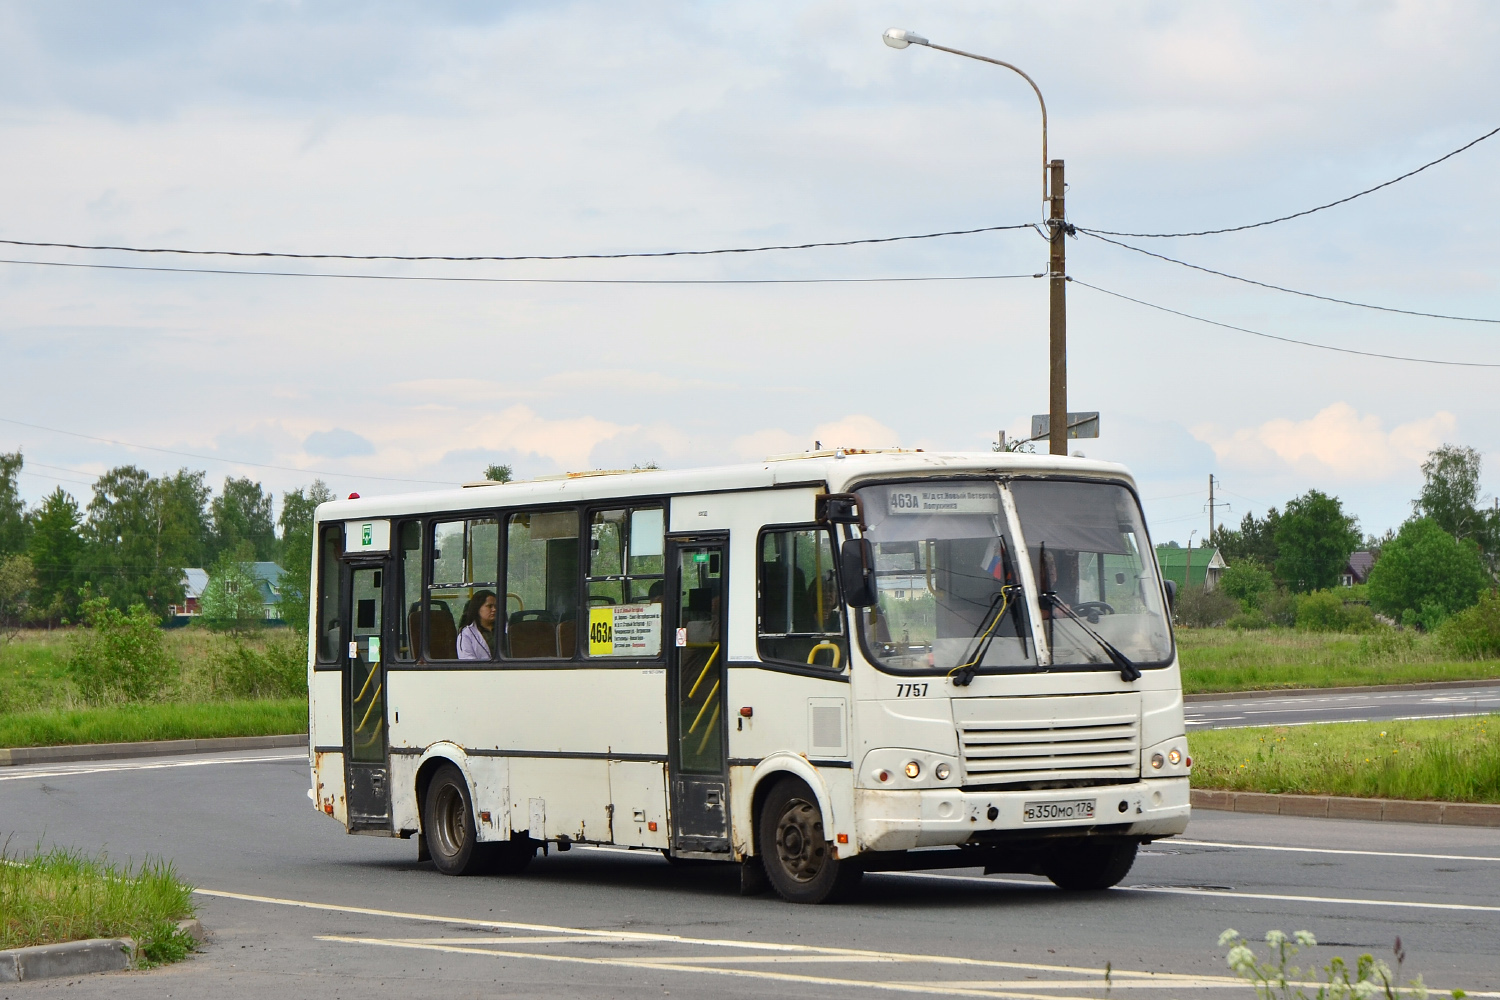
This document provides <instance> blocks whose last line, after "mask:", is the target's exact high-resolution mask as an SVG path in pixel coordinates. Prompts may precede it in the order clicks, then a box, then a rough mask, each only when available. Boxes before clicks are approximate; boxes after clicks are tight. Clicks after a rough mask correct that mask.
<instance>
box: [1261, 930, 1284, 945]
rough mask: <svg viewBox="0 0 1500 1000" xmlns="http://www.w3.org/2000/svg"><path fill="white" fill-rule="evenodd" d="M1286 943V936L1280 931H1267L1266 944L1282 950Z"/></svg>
mask: <svg viewBox="0 0 1500 1000" xmlns="http://www.w3.org/2000/svg"><path fill="white" fill-rule="evenodd" d="M1285 943H1286V935H1285V934H1283V933H1281V932H1280V931H1266V944H1268V945H1270V946H1271V947H1272V948H1280V947H1281V946H1282V945H1283V944H1285Z"/></svg>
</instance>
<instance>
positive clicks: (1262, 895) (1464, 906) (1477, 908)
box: [878, 872, 1500, 913]
mask: <svg viewBox="0 0 1500 1000" xmlns="http://www.w3.org/2000/svg"><path fill="white" fill-rule="evenodd" d="M878 874H880V875H885V876H893V877H896V878H927V879H943V880H944V881H950V882H972V883H975V884H977V885H996V884H1000V885H1026V886H1032V887H1040V886H1045V885H1047V884H1048V883H1047V882H1044V881H1040V880H1038V881H1035V882H1031V881H1027V880H1025V879H1018V878H990V877H983V878H981V877H979V876H975V875H938V874H935V873H932V872H879V873H878ZM1114 891H1115V892H1157V893H1162V894H1164V895H1168V896H1211V897H1213V898H1214V899H1266V900H1271V901H1273V902H1278V903H1332V904H1335V905H1345V906H1394V907H1401V908H1406V909H1414V910H1462V911H1465V912H1472V913H1500V906H1484V905H1482V904H1479V903H1423V902H1419V901H1417V900H1410V899H1359V898H1356V897H1352V896H1289V895H1285V894H1282V893H1273V892H1240V891H1238V890H1235V889H1194V888H1192V887H1189V886H1180V887H1179V886H1170V885H1122V886H1117V887H1116V888H1115V889H1114Z"/></svg>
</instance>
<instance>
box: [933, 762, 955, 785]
mask: <svg viewBox="0 0 1500 1000" xmlns="http://www.w3.org/2000/svg"><path fill="white" fill-rule="evenodd" d="M932 773H933V774H935V775H937V780H939V781H947V780H948V775H950V774H952V773H953V768H951V767H949V766H948V765H947V764H939V765H938V766H937V767H935V768H933V769H932Z"/></svg>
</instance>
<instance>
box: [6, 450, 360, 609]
mask: <svg viewBox="0 0 1500 1000" xmlns="http://www.w3.org/2000/svg"><path fill="white" fill-rule="evenodd" d="M23 466H24V458H23V456H22V455H21V453H20V452H15V453H11V454H0V617H3V619H4V620H5V624H7V625H10V626H18V625H22V624H25V625H56V624H63V623H67V622H70V621H76V620H77V619H78V615H79V610H80V608H81V607H82V605H83V603H84V602H85V601H88V600H91V599H94V598H100V597H103V598H108V599H109V602H110V604H111V605H113V606H114V607H117V608H129V607H132V606H134V605H143V606H144V607H145V608H146V609H147V610H148V611H149V612H150V613H151V614H153V615H155V616H156V617H158V618H162V617H165V616H166V615H167V614H168V612H169V609H170V606H171V605H173V604H181V603H182V602H183V588H182V571H183V570H184V569H185V568H188V567H191V566H201V567H206V568H209V569H210V572H211V575H213V571H214V569H215V568H217V569H219V570H221V571H222V572H232V567H234V566H238V565H243V564H244V563H249V562H257V561H265V562H275V563H277V564H279V565H280V566H281V567H282V568H283V569H284V570H286V576H285V577H283V579H282V583H281V601H282V608H283V617H284V618H285V619H286V620H287V621H289V622H291V623H293V624H302V623H305V622H306V620H307V600H308V598H307V593H306V591H307V587H308V577H309V574H310V572H311V566H312V523H313V512H314V510H315V509H316V508H317V506H318V504H320V503H322V502H324V501H326V500H331V499H333V493H332V491H330V490H329V489H328V487H327V486H326V485H325V484H324V483H323V482H322V481H321V480H315V481H314V482H313V483H312V484H311V485H309V486H306V487H300V488H298V489H295V490H290V491H288V492H286V493H284V494H282V497H281V513H280V515H279V517H273V514H272V511H273V505H272V499H273V497H272V494H271V493H269V492H267V491H266V490H265V489H264V488H263V487H262V486H261V484H260V483H258V482H256V481H254V480H252V479H249V478H238V477H235V476H230V477H228V478H226V479H225V480H224V484H223V487H222V488H221V489H220V490H219V492H218V493H217V494H216V493H214V492H213V490H212V489H211V488H210V487H209V485H208V481H207V474H206V473H203V472H198V471H191V470H188V469H179V470H178V471H177V472H175V473H173V474H171V475H163V476H153V475H151V474H150V473H149V472H147V471H145V470H144V469H141V468H139V467H137V466H134V465H121V466H117V467H115V468H113V469H110V470H109V471H108V472H105V473H104V474H103V475H101V476H100V477H99V478H98V479H97V480H96V481H95V482H94V486H93V497H92V498H91V499H90V500H89V502H88V504H87V506H84V507H80V505H79V503H78V501H77V500H76V499H74V498H73V497H72V496H71V495H70V494H69V493H68V492H67V491H66V490H64V489H63V488H62V487H61V486H59V487H57V488H56V489H55V490H53V491H52V492H51V493H50V494H48V495H47V496H46V497H45V498H44V499H43V500H42V501H41V502H40V503H39V504H37V505H36V506H34V507H28V506H27V505H26V504H25V503H24V502H23V501H22V500H21V498H20V493H19V490H18V488H17V482H16V480H17V477H18V475H19V473H20V472H21V469H22V468H23Z"/></svg>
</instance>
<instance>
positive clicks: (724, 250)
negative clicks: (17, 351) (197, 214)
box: [0, 222, 1036, 262]
mask: <svg viewBox="0 0 1500 1000" xmlns="http://www.w3.org/2000/svg"><path fill="white" fill-rule="evenodd" d="M1035 228H1036V225H1035V223H1031V222H1026V223H1017V224H1015V225H1007V226H979V227H978V228H975V229H949V230H945V231H943V232H938V233H917V234H914V235H909V236H878V237H873V238H868V239H858V240H831V241H827V242H821V243H785V244H774V245H768V246H758V247H721V248H718V249H712V250H652V251H634V252H629V253H566V254H513V255H507V256H502V255H491V254H474V255H470V256H450V255H446V254H409V255H408V254H349V253H282V252H279V251H272V250H187V249H182V248H173V247H133V246H116V245H108V244H91V243H53V242H46V241H40V240H7V239H0V244H5V245H8V246H16V247H44V248H49V249H54V250H111V251H117V252H120V253H150V254H158V253H159V254H184V255H191V256H206V257H275V258H282V259H288V260H405V261H460V262H463V261H522V260H629V259H636V258H646V257H707V256H713V255H716V254H742V253H766V252H768V251H773V250H816V249H819V248H822V247H853V246H868V245H871V244H876V243H901V242H906V241H910V240H935V239H940V238H942V237H946V236H972V235H974V234H976V233H997V232H1002V231H1004V230H1008V229H1035Z"/></svg>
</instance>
